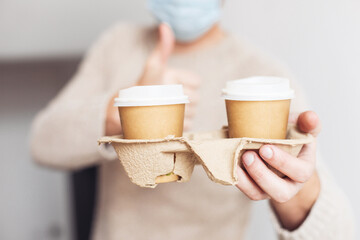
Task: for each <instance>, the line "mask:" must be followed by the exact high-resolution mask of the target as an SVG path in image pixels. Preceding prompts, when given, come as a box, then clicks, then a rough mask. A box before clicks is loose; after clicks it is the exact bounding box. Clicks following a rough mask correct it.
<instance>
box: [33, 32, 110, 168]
mask: <svg viewBox="0 0 360 240" xmlns="http://www.w3.org/2000/svg"><path fill="white" fill-rule="evenodd" d="M112 35H113V33H112V29H109V30H108V31H107V32H105V34H104V35H103V36H102V37H101V38H100V39H99V40H98V41H97V42H96V44H94V45H93V46H92V47H91V48H90V50H89V51H88V52H87V54H86V56H85V58H84V60H83V62H82V63H81V65H80V67H79V69H78V71H77V73H76V74H75V76H74V77H73V78H72V79H71V80H70V81H69V82H68V84H67V85H66V86H65V87H64V89H63V90H62V91H61V92H60V93H59V94H58V96H57V97H55V98H54V99H53V100H52V101H51V102H50V103H49V104H48V105H47V107H46V108H45V109H44V110H42V111H41V112H40V113H39V114H38V115H37V116H36V118H35V120H34V122H33V125H32V131H31V142H30V146H31V153H32V156H33V159H34V160H35V161H36V162H37V163H40V164H43V165H47V166H51V167H57V168H62V169H77V168H81V167H85V166H88V165H93V164H97V163H99V162H101V161H106V160H109V159H114V158H115V153H114V152H113V151H111V149H108V148H106V147H104V146H100V147H99V146H98V145H97V139H98V138H99V137H101V136H103V134H104V131H105V118H106V108H107V105H108V102H109V100H110V98H111V96H112V95H113V94H115V92H114V91H113V90H112V91H109V90H108V87H107V76H106V70H105V66H106V62H105V61H106V56H105V55H106V52H107V51H108V48H109V47H111V43H112V41H113V36H112Z"/></svg>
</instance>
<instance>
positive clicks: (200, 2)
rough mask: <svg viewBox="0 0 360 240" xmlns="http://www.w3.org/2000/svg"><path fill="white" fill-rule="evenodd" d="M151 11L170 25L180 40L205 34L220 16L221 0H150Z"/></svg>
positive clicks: (188, 39) (161, 20) (194, 38)
mask: <svg viewBox="0 0 360 240" xmlns="http://www.w3.org/2000/svg"><path fill="white" fill-rule="evenodd" d="M148 6H149V9H150V11H151V12H152V13H153V14H154V15H155V17H156V18H157V19H158V20H159V21H160V22H165V23H167V24H169V25H170V27H171V28H172V30H173V31H174V34H175V38H176V40H177V41H179V42H191V41H194V40H196V39H197V38H199V37H201V36H202V35H204V34H205V33H206V32H207V31H209V30H210V28H211V27H212V26H213V25H214V24H215V23H216V22H217V21H218V20H219V18H220V9H221V6H220V0H148Z"/></svg>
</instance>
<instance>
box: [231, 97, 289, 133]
mask: <svg viewBox="0 0 360 240" xmlns="http://www.w3.org/2000/svg"><path fill="white" fill-rule="evenodd" d="M290 101H291V100H290V99H287V100H275V101H235V100H225V102H226V112H227V118H228V125H229V137H230V138H242V137H249V138H264V139H285V138H286V132H287V124H288V118H289V109H290Z"/></svg>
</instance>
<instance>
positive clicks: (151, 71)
mask: <svg viewBox="0 0 360 240" xmlns="http://www.w3.org/2000/svg"><path fill="white" fill-rule="evenodd" d="M174 45H175V37H174V33H173V32H172V30H171V28H170V27H169V25H167V24H166V23H161V24H160V25H159V40H158V43H157V45H156V47H155V48H154V50H153V51H152V53H151V54H150V56H149V58H148V60H147V63H146V67H145V69H144V72H143V75H142V77H141V79H140V82H139V84H140V85H149V84H150V85H151V84H159V81H162V80H161V79H162V78H163V74H164V71H165V68H166V64H167V61H168V59H169V57H170V55H171V53H172V51H173V49H174Z"/></svg>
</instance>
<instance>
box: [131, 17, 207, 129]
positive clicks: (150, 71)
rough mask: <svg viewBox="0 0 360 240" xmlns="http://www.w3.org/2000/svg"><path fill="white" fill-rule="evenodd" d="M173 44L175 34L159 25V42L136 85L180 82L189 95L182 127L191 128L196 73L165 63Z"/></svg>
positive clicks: (197, 82) (195, 99) (196, 85)
mask: <svg viewBox="0 0 360 240" xmlns="http://www.w3.org/2000/svg"><path fill="white" fill-rule="evenodd" d="M174 46H175V36H174V33H173V32H172V30H171V28H170V27H169V26H168V25H167V24H164V23H162V24H160V25H159V42H158V43H157V45H156V47H155V49H154V50H153V51H152V52H151V54H150V56H149V58H148V59H147V62H146V64H145V68H144V71H143V73H142V76H141V78H140V79H139V81H138V83H137V85H157V84H182V85H183V87H184V93H185V94H186V95H187V96H189V99H190V103H189V104H187V105H186V107H185V120H184V129H185V130H188V129H189V128H191V125H192V119H193V117H194V115H195V111H196V109H195V107H196V103H197V101H198V98H199V96H198V87H199V85H200V82H201V81H200V78H199V76H198V75H196V74H194V73H192V72H189V71H186V70H182V69H174V68H170V67H168V65H167V62H168V59H169V57H170V56H171V54H172V52H173V49H174Z"/></svg>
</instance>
